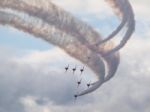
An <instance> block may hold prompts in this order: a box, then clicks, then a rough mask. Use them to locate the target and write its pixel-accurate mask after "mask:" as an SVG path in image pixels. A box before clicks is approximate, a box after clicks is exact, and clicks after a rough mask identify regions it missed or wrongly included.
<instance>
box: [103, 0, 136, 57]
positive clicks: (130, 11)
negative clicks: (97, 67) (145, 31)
mask: <svg viewBox="0 0 150 112" xmlns="http://www.w3.org/2000/svg"><path fill="white" fill-rule="evenodd" d="M126 6H127V8H126V10H128V11H124V12H126V15H128V21H127V31H126V33H125V35H124V37H123V39H122V40H121V42H120V44H119V45H118V46H116V47H114V48H113V49H111V50H110V51H108V52H107V53H106V54H105V55H110V54H113V53H114V52H116V51H118V50H119V49H121V48H122V47H124V45H125V44H126V43H127V41H128V40H129V39H130V38H131V36H132V34H133V32H134V30H135V20H134V13H133V9H132V6H131V5H130V3H129V2H128V0H126Z"/></svg>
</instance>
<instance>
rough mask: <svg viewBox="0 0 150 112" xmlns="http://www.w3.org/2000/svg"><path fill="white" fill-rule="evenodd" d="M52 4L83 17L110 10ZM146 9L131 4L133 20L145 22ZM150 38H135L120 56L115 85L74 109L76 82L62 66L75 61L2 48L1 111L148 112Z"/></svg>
mask: <svg viewBox="0 0 150 112" xmlns="http://www.w3.org/2000/svg"><path fill="white" fill-rule="evenodd" d="M55 2H57V4H59V5H61V6H62V7H63V8H66V9H67V10H69V11H70V10H71V11H72V12H74V13H78V12H79V11H85V13H93V14H95V16H96V15H98V14H99V13H103V11H104V10H105V9H106V10H108V9H109V8H108V7H107V6H106V7H105V2H104V1H103V2H102V4H99V0H94V1H93V0H87V1H84V2H83V1H81V0H75V1H73V2H72V0H65V1H63V0H61V1H60V0H56V1H55ZM148 3H149V2H148V1H145V2H143V1H139V0H137V1H134V0H132V4H133V6H134V9H135V12H136V15H137V16H138V17H140V18H142V20H143V19H145V17H147V18H146V19H149V17H148V16H147V15H148V10H149V6H148V5H147V4H148ZM146 10H147V11H146ZM108 12H109V10H108ZM102 16H103V15H102ZM138 19H139V18H138ZM138 21H139V20H138ZM148 21H149V20H148ZM144 23H145V22H144ZM145 24H146V23H145ZM147 28H149V27H147ZM139 29H141V28H139ZM142 29H145V25H144V27H142ZM140 36H141V37H140ZM149 36H150V34H149V30H148V29H147V30H146V31H145V30H144V33H143V34H140V35H137V34H136V35H134V36H133V37H132V39H131V40H130V41H129V42H128V44H127V45H126V47H125V48H124V49H122V51H121V64H120V66H119V69H118V72H117V74H116V75H115V76H114V77H113V79H112V80H110V81H109V82H107V83H106V84H104V85H103V86H102V87H101V88H99V89H98V90H97V91H95V92H94V93H92V94H89V95H87V96H83V97H80V98H79V99H78V100H77V102H76V103H74V100H73V97H72V96H73V94H74V93H75V92H76V89H75V88H76V84H75V83H76V82H75V81H74V77H73V76H72V74H71V73H67V74H65V73H64V65H66V63H67V64H68V63H71V64H74V63H77V64H78V65H80V64H81V63H79V62H78V61H77V60H74V59H72V58H70V57H69V56H68V55H66V54H65V53H64V52H63V51H62V50H60V49H58V48H53V49H51V50H47V51H38V50H36V51H30V52H27V53H26V54H25V55H23V56H17V54H15V53H14V52H10V51H12V49H11V48H5V47H3V48H0V50H1V52H0V61H1V63H0V111H2V112H10V111H12V112H23V110H24V111H25V112H70V111H71V112H76V111H78V112H83V111H86V112H91V111H92V112H99V111H102V112H112V111H114V112H149V111H150V107H149V104H150V95H149V93H150V88H149V85H150V75H149V74H150V61H149V57H150V54H149V50H150V44H149V42H150V39H149ZM64 60H65V63H64ZM73 66H74V65H73ZM62 67H63V68H62ZM88 73H89V72H88ZM85 76H86V75H85ZM81 89H82V88H81ZM83 105H84V106H83Z"/></svg>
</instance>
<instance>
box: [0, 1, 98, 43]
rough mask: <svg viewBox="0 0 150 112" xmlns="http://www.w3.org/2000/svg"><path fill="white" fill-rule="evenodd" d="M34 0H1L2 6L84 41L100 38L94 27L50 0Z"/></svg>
mask: <svg viewBox="0 0 150 112" xmlns="http://www.w3.org/2000/svg"><path fill="white" fill-rule="evenodd" d="M32 2H33V3H32ZM32 2H31V1H30V0H5V1H0V7H2V8H10V9H13V10H14V9H15V10H17V11H23V12H25V13H27V14H29V15H32V16H36V17H38V18H40V19H42V20H43V21H45V22H47V23H48V24H51V25H54V26H55V27H57V28H58V29H59V30H61V31H62V32H66V33H68V34H70V35H72V36H73V37H76V38H78V39H79V40H80V41H81V42H82V43H85V42H86V41H88V42H89V43H91V44H95V43H96V41H97V39H100V35H99V34H98V33H97V32H96V31H95V30H94V29H93V28H92V27H90V26H88V25H87V24H85V23H83V22H81V21H79V20H77V19H76V18H75V17H73V16H71V15H70V14H69V13H68V12H65V11H64V10H62V9H61V8H58V7H56V6H55V5H54V4H52V3H51V2H50V1H49V0H45V1H44V2H39V3H38V1H37V0H33V1H32ZM45 5H46V7H45ZM43 6H44V7H43ZM83 35H84V36H83ZM82 36H83V37H82ZM91 37H92V38H91Z"/></svg>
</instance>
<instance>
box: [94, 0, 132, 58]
mask: <svg viewBox="0 0 150 112" xmlns="http://www.w3.org/2000/svg"><path fill="white" fill-rule="evenodd" d="M108 2H110V4H111V5H112V8H113V9H115V11H116V9H117V11H116V12H117V14H118V15H119V16H120V15H121V17H122V22H121V24H120V25H119V26H118V27H117V29H116V30H114V31H113V32H112V33H111V34H110V35H109V36H108V37H107V38H106V39H104V40H102V41H99V42H98V43H97V44H96V45H97V46H98V45H100V44H103V43H105V42H107V41H109V40H110V39H112V38H113V37H114V36H116V35H117V34H118V33H119V32H120V30H122V28H123V27H124V26H125V25H126V24H127V31H126V34H125V36H124V37H123V39H122V40H121V42H120V44H119V45H118V46H116V47H114V48H113V49H112V50H110V51H109V52H107V53H106V54H105V56H106V55H109V54H112V53H114V52H116V51H118V50H119V49H121V48H122V47H123V46H124V45H125V44H126V42H127V41H128V40H129V39H130V37H131V35H132V34H133V32H134V30H135V20H134V13H133V10H132V7H131V5H130V3H129V2H128V0H108Z"/></svg>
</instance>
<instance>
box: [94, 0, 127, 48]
mask: <svg viewBox="0 0 150 112" xmlns="http://www.w3.org/2000/svg"><path fill="white" fill-rule="evenodd" d="M113 3H115V4H114V5H113V8H114V7H115V9H118V11H117V12H119V14H118V13H117V15H118V16H120V15H121V16H122V17H121V18H122V21H121V23H120V24H119V26H118V27H117V28H116V29H115V30H114V31H113V32H112V33H111V34H110V35H109V36H108V37H106V38H105V39H104V40H100V41H99V42H97V44H96V45H97V46H98V45H100V44H103V43H105V42H107V41H109V40H110V39H112V38H113V37H114V36H116V35H117V34H118V33H119V32H120V30H122V28H123V27H124V26H125V24H126V22H127V20H128V15H127V12H126V9H127V6H126V5H124V4H125V3H124V0H118V1H117V2H116V1H115V2H113ZM111 4H112V3H111Z"/></svg>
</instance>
